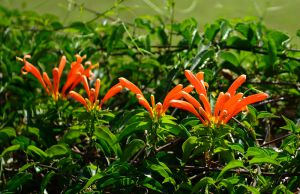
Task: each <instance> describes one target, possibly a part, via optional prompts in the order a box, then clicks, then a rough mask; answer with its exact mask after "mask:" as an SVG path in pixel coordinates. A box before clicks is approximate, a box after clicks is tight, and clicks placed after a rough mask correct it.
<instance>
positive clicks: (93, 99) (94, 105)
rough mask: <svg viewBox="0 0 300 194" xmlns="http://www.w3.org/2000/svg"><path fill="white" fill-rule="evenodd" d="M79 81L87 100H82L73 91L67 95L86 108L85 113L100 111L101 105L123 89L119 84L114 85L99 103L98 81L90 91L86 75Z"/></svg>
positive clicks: (98, 80) (80, 96)
mask: <svg viewBox="0 0 300 194" xmlns="http://www.w3.org/2000/svg"><path fill="white" fill-rule="evenodd" d="M81 81H82V84H83V87H84V89H85V91H86V93H87V95H88V98H83V97H82V95H80V94H79V93H77V92H75V91H70V93H69V95H70V96H71V97H72V98H74V100H76V101H78V102H80V103H81V104H82V105H83V106H84V107H85V108H86V110H87V111H91V110H92V109H97V110H99V109H101V107H102V104H103V103H104V102H106V101H107V100H109V99H110V98H112V97H113V96H115V95H116V94H117V93H119V92H120V91H121V90H122V89H123V87H122V86H121V84H119V83H118V84H116V85H114V86H113V87H112V88H111V89H109V90H108V92H107V93H106V95H105V96H104V98H103V99H102V100H101V103H99V100H98V95H99V90H100V79H97V80H96V82H95V88H91V89H90V87H89V84H88V80H87V77H86V75H83V76H82V80H81Z"/></svg>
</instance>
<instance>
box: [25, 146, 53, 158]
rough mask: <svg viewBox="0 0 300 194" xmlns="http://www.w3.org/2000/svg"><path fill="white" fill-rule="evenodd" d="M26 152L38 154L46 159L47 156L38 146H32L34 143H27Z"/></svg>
mask: <svg viewBox="0 0 300 194" xmlns="http://www.w3.org/2000/svg"><path fill="white" fill-rule="evenodd" d="M27 152H29V153H34V154H36V155H38V156H39V157H40V158H42V159H46V158H47V157H48V154H47V153H45V152H44V151H43V150H41V149H40V148H38V147H36V146H34V145H29V146H28V147H27Z"/></svg>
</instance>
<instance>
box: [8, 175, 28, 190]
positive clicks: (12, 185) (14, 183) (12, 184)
mask: <svg viewBox="0 0 300 194" xmlns="http://www.w3.org/2000/svg"><path fill="white" fill-rule="evenodd" d="M30 180H32V174H29V173H18V174H16V175H15V176H13V177H12V178H11V179H10V180H9V181H8V183H7V185H6V189H7V190H8V191H16V189H17V188H19V187H21V186H22V185H23V184H25V183H26V182H28V181H30Z"/></svg>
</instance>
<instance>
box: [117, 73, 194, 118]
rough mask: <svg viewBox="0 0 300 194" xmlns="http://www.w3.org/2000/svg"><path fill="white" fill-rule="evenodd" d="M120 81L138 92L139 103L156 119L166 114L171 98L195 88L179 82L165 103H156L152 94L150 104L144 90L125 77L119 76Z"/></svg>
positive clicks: (175, 98)
mask: <svg viewBox="0 0 300 194" xmlns="http://www.w3.org/2000/svg"><path fill="white" fill-rule="evenodd" d="M119 81H120V84H121V85H122V86H123V87H124V88H127V89H129V90H130V91H131V92H133V93H135V94H136V98H137V99H138V102H139V104H140V105H142V106H143V107H144V108H145V109H146V110H147V111H148V112H149V114H150V116H151V118H152V119H156V120H158V119H159V118H160V117H162V116H164V115H165V113H166V112H167V110H168V108H169V106H170V101H171V100H178V99H180V98H182V96H183V92H184V93H186V94H188V93H190V92H191V91H192V90H193V89H194V87H193V86H192V85H189V86H187V87H185V88H183V86H182V85H181V84H178V85H176V86H175V87H174V88H173V89H172V90H171V91H170V92H169V93H168V94H167V95H166V97H165V99H164V101H163V103H160V102H158V103H156V104H155V98H154V95H151V105H150V104H149V102H148V101H147V100H146V99H145V97H144V95H143V93H142V91H141V90H140V89H139V88H138V87H137V86H136V85H135V84H133V83H132V82H130V81H129V80H127V79H125V78H119Z"/></svg>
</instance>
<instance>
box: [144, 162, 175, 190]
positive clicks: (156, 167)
mask: <svg viewBox="0 0 300 194" xmlns="http://www.w3.org/2000/svg"><path fill="white" fill-rule="evenodd" d="M149 168H150V169H151V170H153V171H155V172H157V173H158V174H160V175H161V176H162V177H164V181H163V182H162V183H166V182H169V183H171V184H172V185H176V182H175V180H174V179H173V178H172V177H170V175H169V173H172V172H171V171H170V169H169V168H168V167H167V166H166V165H164V166H161V165H158V164H150V165H149Z"/></svg>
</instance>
